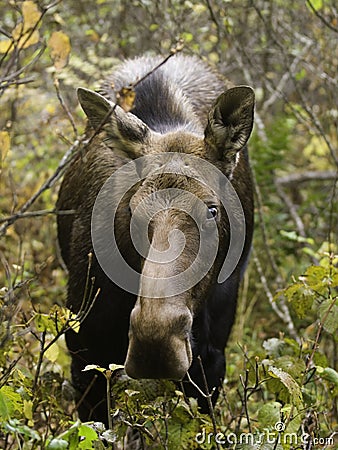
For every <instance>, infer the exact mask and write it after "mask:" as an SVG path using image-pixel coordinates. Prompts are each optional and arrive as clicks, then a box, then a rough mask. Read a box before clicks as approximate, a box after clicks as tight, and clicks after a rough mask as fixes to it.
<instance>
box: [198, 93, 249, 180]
mask: <svg viewBox="0 0 338 450" xmlns="http://www.w3.org/2000/svg"><path fill="white" fill-rule="evenodd" d="M254 106H255V94H254V91H253V89H251V88H250V87H249V86H237V87H234V88H231V89H229V90H228V91H226V92H224V93H223V94H221V95H220V96H219V97H218V98H217V100H216V103H215V104H214V106H213V108H212V109H211V111H210V113H209V118H208V125H207V127H206V129H205V133H204V136H205V138H204V140H205V144H206V147H207V149H208V151H209V153H211V154H213V156H214V157H215V158H216V159H219V160H222V161H224V162H225V163H226V164H227V165H228V174H229V175H231V174H232V172H233V170H234V168H235V166H236V163H237V153H238V152H239V151H240V150H241V149H242V148H243V147H244V146H245V144H246V143H247V141H248V139H249V137H250V134H251V131H252V127H253V116H254Z"/></svg>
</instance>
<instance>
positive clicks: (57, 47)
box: [48, 31, 71, 70]
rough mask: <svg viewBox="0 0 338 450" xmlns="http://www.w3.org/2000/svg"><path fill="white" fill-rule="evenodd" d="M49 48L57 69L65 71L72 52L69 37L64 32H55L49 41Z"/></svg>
mask: <svg viewBox="0 0 338 450" xmlns="http://www.w3.org/2000/svg"><path fill="white" fill-rule="evenodd" d="M48 47H49V49H50V56H51V58H52V60H53V63H54V67H55V69H56V70H61V69H63V68H64V67H65V66H66V65H67V63H68V57H69V53H70V50H71V46H70V40H69V37H68V36H67V35H66V34H65V33H63V32H62V31H54V33H53V34H52V35H51V37H50V39H49V41H48Z"/></svg>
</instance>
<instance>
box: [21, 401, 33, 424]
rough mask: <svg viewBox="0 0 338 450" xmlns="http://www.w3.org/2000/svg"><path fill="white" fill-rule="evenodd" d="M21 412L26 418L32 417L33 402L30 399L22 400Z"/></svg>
mask: <svg viewBox="0 0 338 450" xmlns="http://www.w3.org/2000/svg"><path fill="white" fill-rule="evenodd" d="M23 412H24V415H25V417H26V419H28V420H31V419H33V402H32V400H24V401H23Z"/></svg>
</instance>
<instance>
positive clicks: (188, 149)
mask: <svg viewBox="0 0 338 450" xmlns="http://www.w3.org/2000/svg"><path fill="white" fill-rule="evenodd" d="M150 147H151V148H150V149H149V150H150V151H149V153H163V152H174V153H188V154H191V155H194V156H199V157H202V158H203V157H205V155H206V150H205V145H204V141H203V135H200V136H198V135H195V134H191V133H187V132H185V131H174V132H172V133H167V134H164V135H160V134H157V133H156V134H155V133H154V134H153V136H152V139H151V143H150Z"/></svg>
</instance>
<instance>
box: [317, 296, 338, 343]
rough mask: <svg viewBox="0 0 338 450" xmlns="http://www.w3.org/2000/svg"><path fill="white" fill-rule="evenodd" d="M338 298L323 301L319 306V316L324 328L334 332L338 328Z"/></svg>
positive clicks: (331, 332)
mask: <svg viewBox="0 0 338 450" xmlns="http://www.w3.org/2000/svg"><path fill="white" fill-rule="evenodd" d="M336 301H337V298H335V299H332V298H330V299H328V300H325V301H323V302H322V303H321V304H320V305H319V308H318V312H319V318H320V321H321V322H322V324H323V327H324V330H325V331H327V332H328V333H330V334H334V333H335V332H336V331H337V329H338V305H337V304H336V303H337V302H336Z"/></svg>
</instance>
